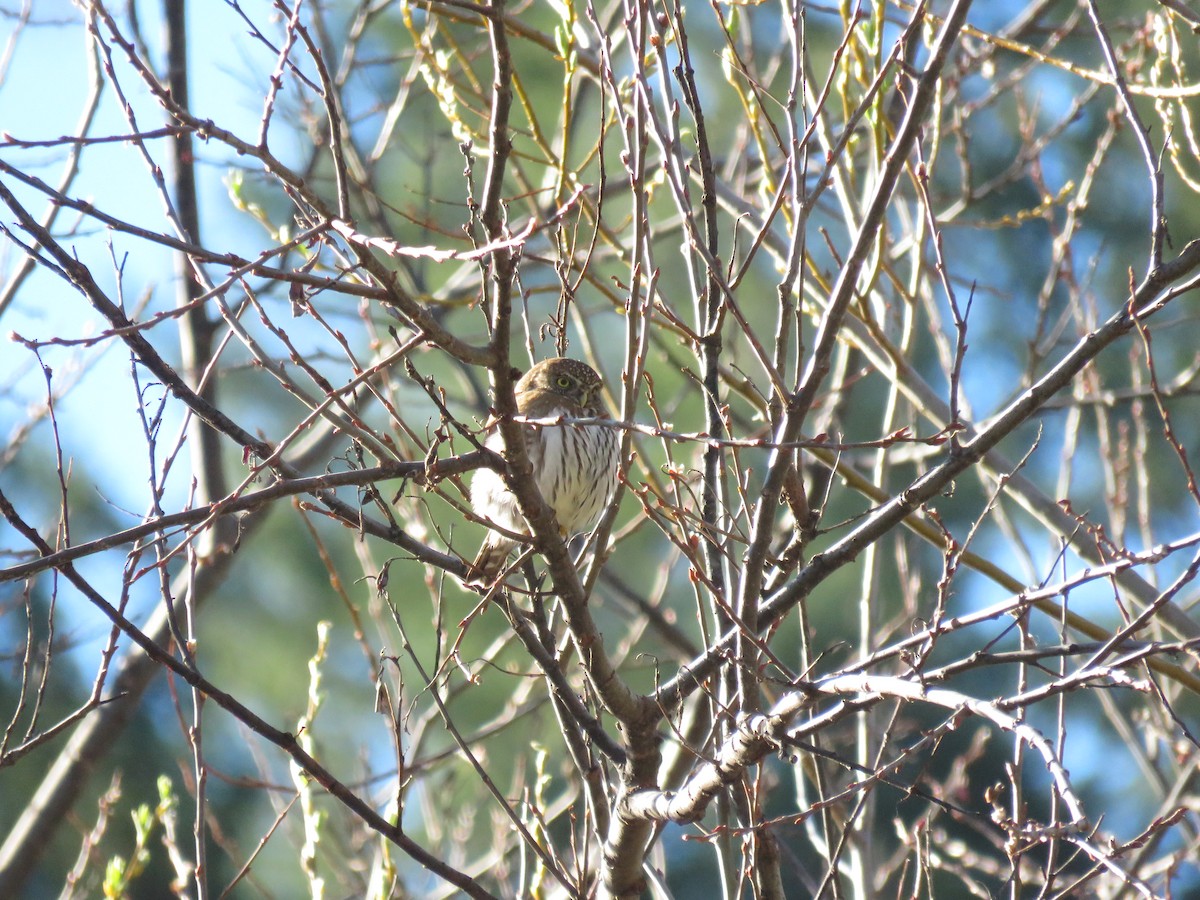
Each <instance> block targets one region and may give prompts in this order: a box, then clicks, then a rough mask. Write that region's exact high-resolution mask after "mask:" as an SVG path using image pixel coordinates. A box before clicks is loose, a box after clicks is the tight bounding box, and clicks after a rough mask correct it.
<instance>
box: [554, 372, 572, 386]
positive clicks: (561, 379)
mask: <svg viewBox="0 0 1200 900" xmlns="http://www.w3.org/2000/svg"><path fill="white" fill-rule="evenodd" d="M554 383H555V384H557V385H558V386H559V387H560V388H569V387H570V386H571V377H570V376H569V375H559V376H558V378H556V379H554Z"/></svg>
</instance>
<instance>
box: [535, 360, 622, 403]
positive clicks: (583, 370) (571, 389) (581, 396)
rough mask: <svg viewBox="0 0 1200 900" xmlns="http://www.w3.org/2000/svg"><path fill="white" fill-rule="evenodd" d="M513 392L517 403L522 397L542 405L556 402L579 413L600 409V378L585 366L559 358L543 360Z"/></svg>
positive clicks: (593, 370) (589, 367) (590, 368)
mask: <svg viewBox="0 0 1200 900" xmlns="http://www.w3.org/2000/svg"><path fill="white" fill-rule="evenodd" d="M514 391H515V393H516V395H517V398H518V400H520V398H521V396H522V395H525V396H526V397H531V396H532V397H541V398H543V399H544V400H545V401H549V400H551V399H552V398H557V399H558V402H559V404H560V405H570V406H575V407H578V408H580V409H587V408H593V407H595V408H601V407H602V401H601V400H600V376H599V375H597V374H596V370H595V369H593V368H592V367H591V366H589V365H588V364H587V363H582V362H580V361H579V360H577V359H566V358H564V357H561V356H560V357H555V358H554V359H545V360H542V361H541V362H540V363H538V364H537V365H536V366H534V367H533V368H532V369H530V370H529V371H528V372H526V373H525V374H524V375H523V376H522V377H521V380H520V381H518V382H517V384H516V387H515V389H514ZM563 401H565V404H564V402H563ZM522 405H524V404H522Z"/></svg>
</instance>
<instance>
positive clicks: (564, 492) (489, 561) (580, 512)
mask: <svg viewBox="0 0 1200 900" xmlns="http://www.w3.org/2000/svg"><path fill="white" fill-rule="evenodd" d="M513 393H514V395H515V397H516V401H517V412H518V413H520V415H522V416H525V417H527V418H530V419H553V418H558V417H559V416H566V417H570V418H581V419H582V418H593V417H604V418H608V417H609V415H608V410H607V409H605V407H604V400H603V399H602V397H601V394H600V376H599V375H597V374H596V371H595V369H593V368H592V367H591V366H589V365H587V364H586V363H582V362H579V361H578V360H575V359H563V358H555V359H547V360H543V361H542V362H540V363H538V364H537V365H536V366H534V367H533V368H532V369H530V370H529V371H528V372H526V373H525V375H524V376H523V377H522V378H521V380H520V381H518V382H517V383H516V386H515V387H514V388H513ZM522 431H523V432H524V435H525V449H526V452H528V454H529V461H530V463H531V464H532V466H533V477H534V478H535V479H536V480H537V486H538V490H540V491H541V493H542V497H543V499H545V501H546V503H548V504H549V505H550V507H551V509H553V510H554V515H555V517H556V518H557V519H558V524H559V527H560V529H561V530H562V534H563V536H564V537H568V536H570V535H572V534H575V533H576V532H580V531H584V530H586V529H588V528H590V527H591V526H592V525H593V524H594V523H595V521H596V519H597V517H598V516H599V515H600V512H601V511H602V510H603V509H604V506H605V504H606V503H607V502H608V498H609V495H610V494H611V493H612V490H613V486H614V485H615V484H616V480H617V462H618V460H617V456H618V442H617V435H616V432H615V431H614V430H613V429H612V428H606V427H604V426H602V425H544V426H538V425H524V426H523V427H522ZM486 446H487V447H489V448H490V449H492V450H496V451H497V452H499V451H501V450H503V448H504V443H503V440H502V438H501V437H500V432H499V430H494V431H493V432H492V434H491V436H490V437H488V439H487V442H486ZM471 506H472V507H473V508H474V510H475V512H476V514H478V515H479V516H481V517H482V518H484V519H487V520H490V521H491V522H494V523H495V524H497V525H499V526H500V527H501V528H505V529H507V530H508V531H513V532H517V533H519V534H528V533H529V527H528V525H527V524H526V522H525V517H524V516H522V515H521V510H520V508H519V507H518V506H517V498H516V497H515V496H513V494H512V492H511V491H510V490H509V489H508V487H507V486H506V485H505V484H504V479H503V478H502V477H501V475H500V473H498V472H495V471H493V470H492V469H480V470H479V471H477V472H476V473H475V477H474V479H473V480H472V481H471ZM514 546H516V542H515V541H513V540H512V539H510V538H507V537H505V536H504V535H502V534H500V533H499V532H496V531H493V532H490V533H489V534H488V536H487V538H486V539H485V540H484V542H483V546H482V547H480V548H479V555H478V556H476V557H475V562H474V563H472V566H471V570H472V571H471V580H472V581H479V582H485V583H486V582H492V581H494V580H495V579H496V576H497V575H499V574H500V572H501V571H502V570H503V568H504V563H505V561H506V560H507V559H508V555H509V553H511V552H512V549H513V547H514Z"/></svg>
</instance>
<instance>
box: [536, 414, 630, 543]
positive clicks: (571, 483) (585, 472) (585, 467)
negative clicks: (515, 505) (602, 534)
mask: <svg viewBox="0 0 1200 900" xmlns="http://www.w3.org/2000/svg"><path fill="white" fill-rule="evenodd" d="M562 414H563V413H562V412H561V411H559V412H556V413H554V415H562ZM539 437H540V440H539ZM528 443H529V444H530V445H533V446H537V445H538V444H540V445H541V447H540V449H541V454H542V458H541V464H540V465H539V464H538V461H536V460H534V461H533V463H534V465H533V470H534V472H536V473H537V474H538V489H539V490H540V491H541V492H542V496H543V497H544V498H545V500H546V502H547V503H548V504H550V506H551V508H553V510H554V515H555V516H557V517H558V524H559V525H560V526H562V529H563V531H564V532H565V533H567V534H574V533H575V532H578V531H586V530H587V529H589V528H591V527H592V525H593V524H595V521H596V519H597V518H599V516H600V513H601V511H602V510H603V509H604V505H605V504H606V503H607V502H608V497H609V495H610V494H611V493H612V488H613V484H614V483H615V481H616V470H617V454H618V446H617V437H616V433H615V432H614V431H613V429H611V428H605V427H602V426H595V425H552V426H547V427H545V428H542V429H540V435H535V436H531V438H530V440H529V442H528ZM531 455H532V454H531Z"/></svg>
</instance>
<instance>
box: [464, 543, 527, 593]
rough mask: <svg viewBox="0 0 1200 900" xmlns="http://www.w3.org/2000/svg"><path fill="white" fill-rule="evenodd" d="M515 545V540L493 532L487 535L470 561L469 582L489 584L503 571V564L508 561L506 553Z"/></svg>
mask: <svg viewBox="0 0 1200 900" xmlns="http://www.w3.org/2000/svg"><path fill="white" fill-rule="evenodd" d="M516 545H517V542H516V541H510V540H509V539H508V538H506V537H503V536H501V535H499V534H496V533H495V532H492V533H491V534H489V535H488V536H487V538H486V539H485V540H484V542H483V546H482V547H480V548H479V553H478V554H476V556H475V562H473V563H471V571H470V576H469V579H468V583H469V584H491V583H492V582H493V581H495V580H496V578H497V577H498V576H499V575H500V573H501V572H503V571H504V564H505V563H506V562H508V555H509V554H510V553H512V549H513V547H515V546H516Z"/></svg>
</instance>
